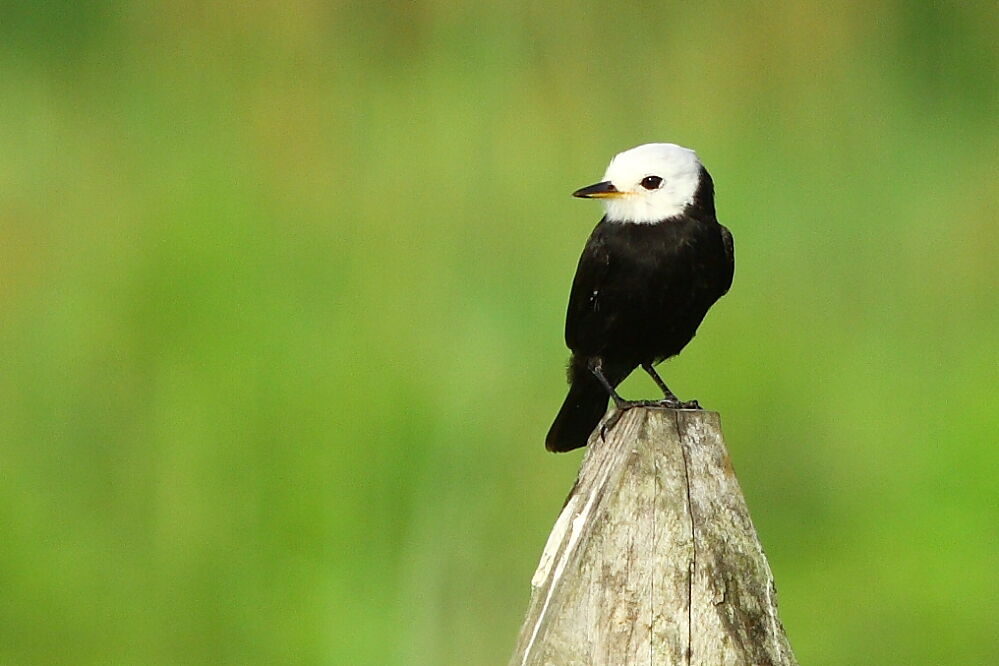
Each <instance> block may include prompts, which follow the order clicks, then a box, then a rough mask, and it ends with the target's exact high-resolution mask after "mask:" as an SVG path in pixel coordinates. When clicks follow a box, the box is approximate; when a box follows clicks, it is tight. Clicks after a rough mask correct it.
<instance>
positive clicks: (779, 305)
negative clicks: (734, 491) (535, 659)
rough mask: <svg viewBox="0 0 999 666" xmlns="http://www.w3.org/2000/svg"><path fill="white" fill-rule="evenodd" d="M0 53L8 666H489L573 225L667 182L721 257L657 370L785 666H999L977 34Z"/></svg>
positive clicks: (175, 43) (526, 12) (583, 26)
mask: <svg viewBox="0 0 999 666" xmlns="http://www.w3.org/2000/svg"><path fill="white" fill-rule="evenodd" d="M0 11H2V12H3V14H2V19H3V20H0V26H2V28H0V37H3V39H2V40H0V67H2V71H3V72H4V76H3V77H0V104H2V106H0V108H2V109H3V111H2V114H3V116H2V117H3V122H2V123H0V233H2V238H3V239H4V242H3V243H2V244H0V307H2V310H3V324H2V327H0V344H2V345H3V349H4V350H5V353H4V354H3V355H2V356H0V478H2V483H0V525H2V526H3V528H2V529H3V533H2V537H3V538H2V541H0V544H2V545H0V591H2V594H0V597H2V601H0V661H2V662H3V663H12V664H19V663H24V664H29V663H30V664H37V663H67V662H72V663H106V662H109V661H114V662H119V663H144V664H147V663H176V662H178V661H180V662H184V663H251V662H258V663H328V664H367V663H370V664H384V663H401V664H412V665H419V664H494V663H497V662H500V663H502V661H503V660H505V658H506V656H507V654H508V651H509V650H510V648H511V646H512V642H513V638H514V636H515V632H516V630H517V627H518V625H519V622H520V619H521V614H522V612H523V610H524V608H525V605H526V600H527V595H528V581H529V579H530V575H531V572H532V570H533V567H534V565H535V564H536V560H537V556H538V554H539V552H540V549H541V546H542V545H543V543H544V538H545V536H546V535H547V531H548V529H549V528H550V525H551V522H552V521H553V519H554V517H555V514H556V512H557V510H558V508H559V506H561V501H562V499H563V498H564V495H565V493H566V492H567V490H568V488H569V486H570V485H571V482H572V478H573V476H574V473H575V470H576V467H577V462H578V459H579V454H573V455H568V456H563V457H558V458H556V457H552V456H550V455H548V454H545V453H544V451H543V449H542V445H541V441H542V438H543V435H544V432H545V429H546V428H547V425H548V421H549V419H550V418H551V417H552V415H553V413H554V410H555V409H556V408H557V405H558V403H559V401H560V400H561V397H562V391H563V390H564V384H563V374H562V367H563V363H564V360H565V356H566V352H565V350H564V349H563V346H562V342H561V328H562V317H563V313H564V303H565V298H566V294H567V290H568V285H569V281H570V279H571V275H572V271H573V270H574V268H575V262H576V259H577V257H578V253H579V250H580V248H581V247H582V244H583V242H584V241H585V237H586V235H587V234H588V233H589V230H590V228H591V227H592V225H593V224H594V223H595V222H596V220H597V218H598V216H599V211H598V210H597V209H596V208H595V207H594V206H590V205H587V204H586V203H585V202H578V201H572V200H570V199H568V192H571V191H572V190H573V189H574V188H575V187H578V186H579V185H581V184H585V183H588V182H592V179H593V178H595V177H597V176H599V174H600V173H601V172H602V169H603V167H604V165H605V162H606V160H607V159H609V158H610V156H611V155H612V154H613V153H615V152H617V151H619V150H621V149H624V148H626V147H629V146H631V145H634V144H637V143H641V142H644V141H650V140H672V141H677V142H679V143H683V144H687V145H691V146H694V147H696V148H697V149H698V151H699V153H700V154H701V156H702V158H703V159H704V160H705V162H706V163H707V164H708V166H709V168H710V169H711V171H712V173H713V175H714V177H715V180H716V183H717V185H718V206H719V214H720V216H721V218H722V221H723V222H724V223H725V224H727V225H728V226H729V227H730V228H731V229H732V230H733V232H734V233H735V236H736V240H737V254H738V261H737V263H738V267H737V275H736V283H735V286H734V288H733V290H732V292H731V293H730V294H729V295H728V296H727V297H726V298H725V299H724V300H723V301H721V302H720V303H719V304H718V306H717V307H716V308H715V309H714V310H713V311H712V313H711V315H710V316H709V317H708V320H707V321H706V323H705V325H704V326H703V328H702V331H701V333H700V335H699V336H698V338H697V339H696V340H695V341H694V342H693V343H692V344H691V345H690V347H689V348H688V349H687V350H686V351H685V352H684V354H683V356H682V357H680V358H678V359H676V360H674V361H672V362H670V363H669V364H668V365H667V366H665V368H664V371H665V373H666V376H667V377H668V378H670V383H671V385H673V386H674V388H675V389H676V390H677V391H678V392H679V393H680V394H681V395H687V396H696V397H698V398H699V399H701V400H702V402H704V403H705V404H707V405H708V406H710V407H712V408H715V409H718V410H719V411H721V412H722V414H723V419H724V423H725V427H726V433H727V436H728V439H729V445H730V448H731V449H732V452H733V457H734V460H735V464H736V467H737V469H738V470H739V473H740V480H741V482H742V484H743V487H744V490H745V491H746V494H747V496H748V498H749V501H750V506H751V508H752V510H753V515H754V520H755V521H756V523H757V527H758V528H759V530H760V532H761V536H762V538H763V540H764V543H765V544H766V546H767V548H768V554H769V556H770V558H771V563H772V565H773V567H774V569H775V573H776V576H777V580H778V584H779V587H780V600H781V608H782V613H783V618H784V621H785V624H786V626H787V629H788V633H789V636H790V638H791V641H792V644H793V645H794V647H795V649H796V651H797V654H798V657H799V659H800V660H801V661H802V663H830V664H838V663H842V664H848V663H879V664H909V663H935V664H937V663H939V664H945V663H953V664H969V663H988V662H989V661H990V657H992V656H994V654H995V653H996V652H997V651H999V643H997V642H996V639H995V636H997V635H999V632H997V628H999V627H997V625H996V620H995V616H994V612H993V609H994V608H995V607H997V604H999V598H997V597H999V594H997V586H996V585H995V581H996V579H995V574H994V562H995V560H996V557H997V556H999V539H997V536H999V535H997V533H996V525H997V524H999V512H997V509H996V503H995V500H994V497H995V492H996V484H995V480H994V478H993V476H994V474H993V473H992V471H993V470H995V469H996V468H997V463H999V460H997V458H999V454H997V453H996V448H995V446H993V444H994V440H995V434H996V432H997V431H999V415H997V414H999V412H997V411H996V409H995V406H994V405H995V401H996V398H997V397H999V395H997V393H999V392H997V390H996V387H997V386H999V382H997V379H999V377H997V368H999V363H997V360H999V359H997V354H996V348H995V332H996V330H997V326H999V305H997V301H996V299H995V288H996V284H997V283H999V279H997V278H999V275H997V272H999V271H997V268H996V263H995V261H994V258H995V254H996V251H997V249H999V242H997V235H999V232H997V230H996V225H995V219H996V213H997V209H999V205H997V204H999V186H997V184H996V179H995V174H996V157H995V156H996V154H997V151H996V149H997V144H999V141H997V138H999V137H997V128H996V126H995V121H994V119H995V117H996V116H997V111H999V108H997V106H999V104H997V95H996V90H997V85H996V84H997V83H999V81H997V80H996V78H997V76H996V72H997V71H999V68H997V65H999V62H997V60H999V51H997V49H996V47H995V46H994V44H993V41H994V40H993V37H992V36H993V35H994V34H995V32H996V30H995V28H996V27H999V26H997V25H996V23H997V17H996V13H995V11H994V9H993V8H992V7H991V6H990V5H988V4H985V3H983V4H981V5H980V6H979V7H978V8H974V7H971V6H969V5H964V6H962V7H960V8H958V7H953V8H950V9H949V10H947V11H943V10H935V9H925V8H920V7H911V8H910V7H895V6H894V5H891V4H889V3H874V4H868V5H865V7H864V8H853V9H850V8H840V9H822V8H820V6H819V5H818V4H811V3H786V4H785V5H783V6H782V7H781V8H780V9H777V10H773V11H767V10H764V8H762V6H755V5H741V6H739V7H735V6H732V5H730V4H721V3H718V4H712V3H708V4H706V5H703V6H699V7H698V8H697V9H696V10H688V9H679V8H668V7H660V6H656V7H639V6H631V7H630V8H628V9H627V10H626V11H616V12H607V11H605V7H603V6H601V5H596V4H590V5H585V6H579V5H572V6H569V5H546V6H544V7H534V6H531V7H527V6H523V7H519V6H515V5H508V6H505V7H486V6H481V7H475V6H466V7H458V6H454V5H451V4H447V3H439V2H421V3H403V4H400V3H392V4H385V5H380V6H371V7H365V8H361V7H357V8H354V7H350V6H339V5H334V6H327V5H323V4H319V3H304V2H303V3H292V4H282V5H259V6H253V7H246V8H242V9H236V8H230V7H227V6H225V5H216V6H202V5H197V4H184V3H182V4H171V5H164V4H159V3H152V2H149V3H143V2H137V3H132V4H128V5H112V4H110V3H107V4H99V3H98V4H91V5H71V4H70V3H32V4H31V5H17V4H13V3H9V4H4V5H2V10H0ZM650 388H651V387H650V386H649V385H648V383H647V382H646V381H644V380H642V379H641V378H639V377H636V378H633V379H631V380H629V381H628V382H627V384H626V385H625V387H624V391H625V392H626V394H627V395H636V396H638V395H642V394H645V393H648V391H649V390H650Z"/></svg>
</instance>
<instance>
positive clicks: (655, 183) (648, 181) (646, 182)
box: [642, 176, 663, 190]
mask: <svg viewBox="0 0 999 666" xmlns="http://www.w3.org/2000/svg"><path fill="white" fill-rule="evenodd" d="M662 184H663V179H662V178H660V177H659V176H646V177H645V178H643V179H642V187H644V188H645V189H647V190H654V189H657V188H658V187H659V186H660V185H662Z"/></svg>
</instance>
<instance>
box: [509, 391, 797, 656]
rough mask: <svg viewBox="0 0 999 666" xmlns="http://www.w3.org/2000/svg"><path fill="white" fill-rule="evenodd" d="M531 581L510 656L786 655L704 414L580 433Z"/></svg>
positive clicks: (669, 414)
mask: <svg viewBox="0 0 999 666" xmlns="http://www.w3.org/2000/svg"><path fill="white" fill-rule="evenodd" d="M531 584H532V586H533V594H532V597H531V603H530V606H529V608H528V611H527V618H526V620H525V621H524V625H523V628H522V629H521V632H520V637H519V639H518V641H517V649H516V652H515V653H514V655H513V658H512V659H511V660H510V665H511V666H653V665H656V666H666V665H671V664H685V665H687V664H701V665H704V666H720V665H727V664H733V665H734V664H739V665H747V666H749V665H752V666H756V665H758V664H780V665H782V666H783V665H792V664H796V663H797V662H796V661H795V659H794V655H793V654H792V652H791V646H790V645H789V644H788V641H787V637H786V636H785V634H784V627H783V626H782V625H781V622H780V619H779V618H778V616H777V600H776V591H775V588H774V581H773V574H771V572H770V566H769V565H768V564H767V560H766V557H765V556H764V554H763V548H762V547H761V546H760V542H759V539H758V537H757V535H756V530H755V529H754V528H753V523H752V521H751V520H750V518H749V510H748V509H747V508H746V501H745V499H744V498H743V496H742V491H741V490H740V488H739V483H738V481H737V480H736V478H735V473H734V472H733V470H732V465H731V463H730V461H729V457H728V452H727V451H726V449H725V442H724V440H723V438H722V433H721V422H720V419H719V417H718V414H717V412H707V411H693V410H672V409H643V408H636V409H632V410H631V411H629V412H627V413H626V414H625V415H624V417H623V418H622V419H621V421H620V422H619V423H618V424H617V425H616V426H615V427H614V429H613V430H612V431H611V432H609V433H608V434H607V435H606V440H605V441H602V440H601V439H600V437H599V436H598V435H597V434H595V435H594V436H593V437H591V438H590V445H589V450H588V451H587V453H586V457H585V458H584V460H583V465H582V467H581V468H580V471H579V477H578V479H577V480H576V485H575V486H574V487H573V490H572V492H571V494H570V496H569V499H568V500H567V501H566V505H565V508H563V509H562V513H561V514H560V515H559V517H558V520H557V521H556V523H555V527H554V528H553V529H552V533H551V536H549V537H548V543H547V544H546V546H545V549H544V553H543V554H542V556H541V562H540V564H539V565H538V569H537V572H536V573H535V574H534V579H533V580H532V581H531Z"/></svg>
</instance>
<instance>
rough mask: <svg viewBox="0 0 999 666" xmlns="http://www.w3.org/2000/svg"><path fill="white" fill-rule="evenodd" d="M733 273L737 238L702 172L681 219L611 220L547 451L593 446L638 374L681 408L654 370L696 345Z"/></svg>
mask: <svg viewBox="0 0 999 666" xmlns="http://www.w3.org/2000/svg"><path fill="white" fill-rule="evenodd" d="M601 185H605V186H606V185H608V184H607V183H605V184H601ZM645 186H646V187H647V184H646V185H645ZM593 187H594V188H596V187H597V186H593ZM605 189H606V188H605ZM610 190H611V191H615V192H616V190H614V188H613V187H612V186H611V187H610ZM588 191H591V188H584V190H580V192H584V194H582V195H581V196H593V195H587V194H585V192H588ZM594 191H595V190H594ZM577 195H580V194H579V192H577ZM734 270H735V259H734V249H733V242H732V234H731V233H730V232H729V231H728V229H726V228H725V227H723V226H722V225H721V224H719V223H718V221H717V219H716V217H715V207H714V188H713V183H712V180H711V176H710V175H709V174H708V172H707V170H706V169H705V168H704V167H703V166H701V167H700V169H699V174H698V180H697V189H696V192H695V194H694V196H693V198H692V200H691V201H690V202H689V203H687V204H686V206H685V207H684V208H683V210H682V212H681V213H680V214H678V215H674V216H671V217H668V218H666V219H663V220H661V221H658V222H651V223H648V222H646V223H632V222H627V221H625V222H622V221H614V220H611V219H608V217H607V216H605V217H604V218H603V219H602V220H601V221H600V223H599V224H598V225H597V226H596V228H595V229H594V230H593V233H592V234H591V236H590V238H589V240H588V241H587V243H586V247H585V248H584V249H583V254H582V256H581V257H580V259H579V266H578V268H577V269H576V276H575V279H574V280H573V283H572V290H571V292H570V295H569V307H568V312H567V315H566V324H565V341H566V345H567V346H568V347H569V349H570V350H571V351H572V357H571V358H570V361H569V370H568V374H569V382H570V388H569V393H568V395H567V396H566V398H565V402H564V403H563V405H562V408H561V410H560V411H559V413H558V415H557V416H556V418H555V421H554V423H553V424H552V426H551V429H550V430H549V432H548V436H547V437H546V440H545V445H546V448H547V449H548V450H550V451H570V450H572V449H576V448H579V447H581V446H585V445H586V442H587V440H588V438H589V436H590V434H591V433H592V431H593V429H594V428H595V427H596V426H597V424H598V423H599V422H600V419H601V418H602V417H603V414H604V412H605V410H606V408H607V400H608V397H609V395H611V396H612V397H614V398H615V401H618V400H619V398H618V397H617V396H616V394H615V393H613V391H611V389H612V388H613V387H616V386H617V385H618V384H620V383H621V382H622V381H624V379H625V378H626V377H627V376H628V375H629V374H631V372H632V371H633V370H634V369H635V368H637V367H639V366H642V367H644V368H645V369H646V370H647V371H649V373H650V375H652V376H653V378H654V379H656V380H657V383H658V384H659V386H660V388H661V389H662V390H663V392H664V394H665V395H666V396H667V399H666V400H665V401H663V403H664V404H670V405H673V406H680V404H681V403H679V402H678V401H676V398H675V396H673V394H672V393H671V392H670V391H669V389H668V388H667V387H666V385H665V384H664V383H662V381H661V380H660V379H659V378H658V375H656V374H655V371H654V370H653V369H652V366H653V364H655V363H658V362H660V361H662V360H664V359H667V358H669V357H671V356H675V355H676V354H678V353H680V350H682V349H683V348H684V346H685V345H686V344H687V343H688V342H690V340H691V338H693V337H694V334H695V333H696V331H697V327H698V326H699V325H700V323H701V321H702V320H703V319H704V316H705V314H707V312H708V309H709V308H710V307H711V306H712V305H713V304H714V303H715V302H716V301H717V300H718V299H719V298H720V297H721V296H722V295H723V294H725V293H726V292H727V291H728V289H729V287H730V285H731V284H732V276H733V273H734ZM600 374H602V376H603V378H605V379H606V383H607V386H605V385H604V384H603V383H602V382H601V379H600V377H599V375H600ZM689 404H690V405H691V406H693V405H696V403H689ZM619 406H624V407H627V406H628V404H627V403H622V404H621V405H619Z"/></svg>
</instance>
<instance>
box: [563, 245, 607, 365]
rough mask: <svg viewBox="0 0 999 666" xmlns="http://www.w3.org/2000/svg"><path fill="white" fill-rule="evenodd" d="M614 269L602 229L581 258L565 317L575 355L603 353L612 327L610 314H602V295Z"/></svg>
mask: <svg viewBox="0 0 999 666" xmlns="http://www.w3.org/2000/svg"><path fill="white" fill-rule="evenodd" d="M610 269H611V257H610V253H609V252H608V250H607V246H606V243H605V242H604V239H603V235H602V234H601V233H600V226H598V227H597V229H595V230H594V232H593V235H592V236H590V239H589V240H588V241H587V242H586V247H585V248H583V254H582V255H581V256H580V257H579V266H577V267H576V277H575V278H573V280H572V289H571V290H570V292H569V309H568V311H567V312H566V316H565V344H566V345H567V346H568V347H569V349H571V350H572V351H574V352H577V353H582V354H587V355H592V354H597V353H599V352H600V350H601V348H602V346H603V341H604V339H605V336H604V330H605V329H606V327H607V326H608V325H609V323H610V322H609V321H608V319H609V318H610V316H611V314H612V313H610V312H606V311H605V312H601V301H603V300H604V298H606V296H605V295H604V294H603V293H602V291H603V289H602V288H603V287H604V285H605V284H606V282H607V277H608V275H609V273H610Z"/></svg>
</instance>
